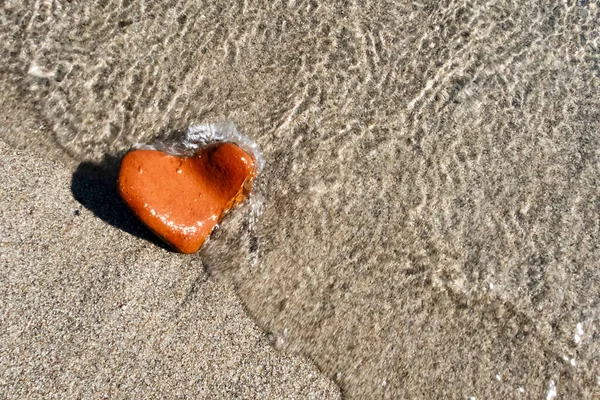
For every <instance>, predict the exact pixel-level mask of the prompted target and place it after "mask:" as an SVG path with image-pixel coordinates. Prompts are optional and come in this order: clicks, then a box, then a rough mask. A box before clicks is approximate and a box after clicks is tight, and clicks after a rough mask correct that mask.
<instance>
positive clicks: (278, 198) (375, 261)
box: [0, 0, 600, 398]
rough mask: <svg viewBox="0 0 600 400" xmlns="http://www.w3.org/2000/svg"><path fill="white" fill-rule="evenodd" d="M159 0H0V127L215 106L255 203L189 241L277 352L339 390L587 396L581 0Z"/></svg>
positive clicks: (117, 144)
mask: <svg viewBox="0 0 600 400" xmlns="http://www.w3.org/2000/svg"><path fill="white" fill-rule="evenodd" d="M158 3H159V2H144V1H135V0H122V1H110V0H106V1H94V2H87V4H85V5H83V4H74V3H68V2H59V1H52V2H44V1H35V2H34V1H29V2H27V1H25V2H23V1H8V2H5V3H4V5H3V8H4V12H3V13H2V17H1V18H2V36H1V37H0V39H2V41H3V43H5V45H4V46H3V47H2V59H3V60H4V61H3V68H2V70H1V72H0V73H1V75H0V77H1V79H0V85H1V86H0V87H1V89H2V92H3V107H2V108H3V120H4V123H3V125H4V128H3V129H2V130H1V131H0V132H2V135H3V136H2V137H3V138H4V139H5V140H7V141H8V142H10V143H12V144H14V145H28V146H32V147H37V148H39V149H44V151H45V152H47V154H49V155H50V156H59V157H62V156H61V155H62V154H66V155H68V157H70V158H71V159H73V160H75V161H79V160H84V159H85V160H99V159H100V158H101V157H102V156H103V155H104V154H106V153H109V154H116V153H119V152H120V151H123V150H125V149H127V148H129V147H131V146H132V145H134V144H135V143H137V142H144V141H148V140H150V139H153V138H155V137H157V136H158V137H164V136H166V135H168V134H169V133H170V132H173V131H176V130H180V129H183V128H185V127H187V126H188V125H192V124H197V123H203V122H215V121H233V122H235V123H236V124H237V126H238V128H239V129H240V130H241V131H242V132H244V133H245V134H247V135H249V136H250V137H252V138H253V139H255V140H256V141H257V142H258V143H259V144H260V145H261V147H262V149H263V153H264V156H265V159H266V161H267V166H266V168H265V170H264V172H263V174H262V176H261V181H260V188H259V189H260V190H259V192H260V195H261V196H262V197H263V198H264V208H263V213H262V215H261V217H260V218H259V219H258V220H257V222H256V224H255V226H254V227H253V229H252V230H249V229H248V227H247V225H248V221H247V218H246V215H245V214H244V212H241V213H237V214H234V215H232V216H231V218H230V219H229V221H227V223H225V224H223V227H222V229H221V231H220V232H218V234H217V235H216V237H215V238H213V239H214V240H212V241H211V242H210V243H209V245H208V246H206V248H205V249H204V250H203V257H204V260H205V263H206V265H207V268H208V269H209V270H210V271H211V272H213V273H214V275H215V276H216V277H217V279H227V280H230V281H231V282H233V283H234V285H235V286H236V288H237V291H238V294H239V295H240V297H241V299H242V301H243V302H244V304H245V305H246V307H247V311H248V312H249V313H250V314H251V315H252V316H253V317H254V318H255V320H256V321H257V323H258V324H259V325H260V326H261V327H262V328H264V329H265V330H266V331H267V332H269V335H270V337H271V339H272V341H273V344H274V345H275V346H276V347H278V348H281V349H284V350H287V351H293V352H299V353H301V354H304V355H306V356H308V357H310V358H311V359H312V360H314V361H315V362H316V364H317V365H318V366H319V367H320V368H321V370H322V371H323V372H324V373H325V374H327V375H328V376H330V377H331V378H332V379H334V380H335V381H336V382H337V383H338V384H339V385H340V386H341V388H342V389H343V391H344V393H345V394H346V395H347V397H349V398H362V397H365V396H367V395H368V396H370V397H385V398H395V397H425V398H430V397H436V396H437V397H440V396H442V397H468V396H476V397H479V398H489V397H504V396H506V397H516V396H519V395H523V396H532V397H540V396H547V395H548V394H549V393H550V394H551V393H552V390H553V389H552V388H554V390H555V391H556V392H557V393H558V394H559V395H561V396H565V397H572V398H579V397H582V396H593V395H595V396H598V395H600V385H598V376H600V365H599V361H598V360H600V344H599V342H598V335H600V327H599V326H598V319H599V318H600V308H599V307H600V304H599V299H600V297H599V295H600V272H599V271H598V268H597V266H598V265H600V248H599V246H598V243H599V239H600V238H599V236H600V216H599V213H600V190H599V189H598V187H599V185H598V183H599V182H598V181H599V178H598V177H599V176H600V175H599V173H600V150H599V149H600V147H599V139H600V97H599V96H598V92H599V89H600V47H599V46H600V11H599V10H600V4H598V3H597V2H596V3H594V2H589V1H577V2H563V3H561V4H557V3H553V4H552V5H551V6H547V5H545V3H544V2H533V1H531V2H510V1H506V0H503V1H487V2H475V1H460V2H459V1H446V2H442V3H440V2H434V1H431V2H410V3H409V2H399V1H387V2H386V1H383V2H382V1H378V2H371V1H367V2H353V1H339V2H327V4H319V3H317V2H314V1H289V2H273V4H271V5H268V4H263V3H261V4H251V2H247V1H237V2H235V1H230V2H229V1H223V2H218V4H217V5H215V4H213V2H201V1H180V2H174V1H170V2H162V3H161V4H160V5H159V4H158ZM6 127H12V132H14V131H18V132H20V134H19V135H17V136H14V135H8V133H7V132H9V130H8V129H6ZM580 331H581V332H582V333H581V334H579V333H578V332H580Z"/></svg>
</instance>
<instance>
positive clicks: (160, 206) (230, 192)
mask: <svg viewBox="0 0 600 400" xmlns="http://www.w3.org/2000/svg"><path fill="white" fill-rule="evenodd" d="M141 171H143V173H141ZM256 175H257V171H256V165H255V162H254V161H253V158H252V156H250V155H249V154H248V153H246V152H245V151H244V150H242V149H241V148H240V147H238V146H237V145H235V144H232V143H220V144H214V145H211V146H208V147H206V148H204V149H202V150H200V151H199V152H198V153H197V154H196V155H195V156H193V157H179V156H173V155H169V154H167V153H164V152H162V151H159V150H132V151H130V152H129V153H127V154H126V155H125V157H123V160H122V162H121V169H120V171H119V183H118V187H119V193H120V195H121V197H122V198H123V200H125V202H126V203H127V204H128V205H129V207H130V208H131V210H132V211H133V212H134V213H135V214H136V215H137V216H138V218H140V219H141V220H142V222H144V223H145V224H146V225H147V226H148V227H149V228H150V229H151V230H152V231H154V232H155V233H156V234H157V235H158V236H159V237H160V238H162V239H163V240H164V241H165V242H167V243H168V244H169V245H171V246H172V247H173V248H174V249H176V250H177V251H179V252H181V253H186V254H191V253H195V252H196V251H198V250H199V249H200V247H201V246H202V244H203V243H204V242H205V240H206V238H207V237H208V236H209V235H210V233H211V232H212V230H213V228H214V227H215V226H216V225H217V224H218V223H219V221H220V219H221V218H222V216H223V215H225V214H226V213H227V211H229V210H230V209H231V208H232V207H234V206H235V205H236V204H238V203H240V202H242V201H243V200H244V199H245V198H246V197H247V196H248V194H249V193H250V189H251V187H252V181H253V180H254V178H255V177H256Z"/></svg>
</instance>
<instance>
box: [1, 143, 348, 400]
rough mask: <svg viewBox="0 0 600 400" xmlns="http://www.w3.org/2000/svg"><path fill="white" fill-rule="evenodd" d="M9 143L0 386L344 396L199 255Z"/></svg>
mask: <svg viewBox="0 0 600 400" xmlns="http://www.w3.org/2000/svg"><path fill="white" fill-rule="evenodd" d="M0 155H1V160H2V167H1V171H0V177H1V178H0V179H1V180H0V185H1V187H2V195H1V197H0V204H1V205H2V208H1V219H2V224H1V243H2V248H1V253H0V257H1V262H2V272H1V274H0V296H1V297H2V312H1V318H2V320H1V324H2V330H1V331H0V359H1V362H0V397H2V398H3V399H23V398H44V399H48V398H61V399H68V398H111V399H113V398H126V399H131V398H143V399H149V398H298V399H303V398H313V399H322V398H339V390H338V388H337V387H336V386H335V385H334V384H333V383H332V382H330V381H329V380H328V379H326V378H325V377H323V376H322V375H321V374H320V373H319V372H318V370H317V369H316V367H315V366H314V365H312V364H311V363H309V362H307V361H306V360H303V359H301V358H299V357H292V356H287V355H285V354H282V353H279V352H277V351H276V350H275V349H274V348H273V347H272V346H271V345H270V344H269V341H268V338H267V336H266V335H265V334H264V332H262V331H261V330H260V329H258V327H257V326H256V325H255V324H254V323H253V321H252V320H251V319H250V318H248V316H247V315H246V313H245V312H244V309H243V307H242V305H241V304H240V301H239V299H238V298H237V296H236V295H235V293H234V292H233V290H232V288H231V287H230V285H227V284H224V283H219V282H216V281H215V280H214V279H210V278H209V276H208V275H207V273H206V271H205V269H204V266H203V264H202V261H201V260H200V259H199V258H198V257H197V256H195V257H194V256H185V255H180V254H176V253H173V252H170V251H168V250H165V249H163V248H161V247H159V246H157V245H155V244H152V243H150V242H148V241H147V240H145V239H142V238H140V237H137V236H134V235H131V234H129V233H127V232H125V231H123V230H120V229H118V228H116V227H111V226H107V225H106V224H105V223H104V222H103V221H102V220H101V219H99V218H97V217H96V216H95V215H94V213H93V212H91V211H90V210H88V209H86V208H84V207H82V206H81V204H79V203H78V202H77V200H75V199H74V198H73V195H72V194H71V190H70V188H71V178H72V176H71V171H70V170H69V169H68V168H66V167H65V166H64V165H62V164H61V163H58V162H50V161H46V160H37V161H33V160H34V159H35V158H34V157H33V156H32V155H31V154H29V153H27V152H20V151H15V150H12V149H10V148H9V147H8V146H7V145H6V144H4V143H0ZM89 192H90V193H93V192H94V188H90V190H89ZM115 193H116V192H115ZM115 193H113V194H115ZM107 205H109V204H107ZM121 210H122V211H127V210H126V209H124V208H123V209H121ZM121 216H122V217H123V218H124V219H125V221H126V222H128V223H129V224H130V225H132V226H136V225H137V228H138V229H139V231H140V232H141V233H140V234H142V235H143V234H145V232H143V229H142V227H141V226H140V225H139V223H137V221H135V219H133V218H131V217H129V216H127V215H121ZM125 221H124V222H125Z"/></svg>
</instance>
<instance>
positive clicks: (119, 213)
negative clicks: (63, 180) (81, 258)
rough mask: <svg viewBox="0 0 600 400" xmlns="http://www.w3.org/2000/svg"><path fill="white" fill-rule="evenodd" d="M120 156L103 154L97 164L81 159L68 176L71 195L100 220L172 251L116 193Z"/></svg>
mask: <svg viewBox="0 0 600 400" xmlns="http://www.w3.org/2000/svg"><path fill="white" fill-rule="evenodd" d="M121 158H122V157H116V156H111V155H105V156H104V159H103V160H102V162H100V163H93V162H89V161H84V162H82V163H81V164H79V166H78V167H77V169H76V170H75V172H74V173H73V177H72V178H71V193H72V194H73V197H74V198H75V200H77V201H78V202H79V203H81V205H82V206H84V207H85V208H87V209H88V210H90V211H92V212H93V213H94V215H96V216H97V217H98V218H100V219H102V220H103V221H104V222H106V223H108V224H110V225H112V226H114V227H116V228H118V229H121V230H123V231H125V232H127V233H129V234H131V235H133V236H136V237H138V238H141V239H144V240H147V241H149V242H151V243H153V244H155V245H157V246H160V247H161V248H163V249H165V250H169V251H173V249H171V248H170V247H169V246H168V245H167V244H166V243H164V242H163V241H162V240H160V238H158V237H157V236H156V235H155V234H154V233H153V232H152V231H151V230H150V229H148V228H147V227H146V226H145V225H144V224H143V223H142V222H141V221H140V220H139V219H138V218H137V217H136V216H135V214H133V212H132V211H131V210H130V209H129V207H127V204H125V202H124V201H123V200H122V199H121V197H120V196H119V194H118V192H117V177H118V172H119V166H120V165H121Z"/></svg>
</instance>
